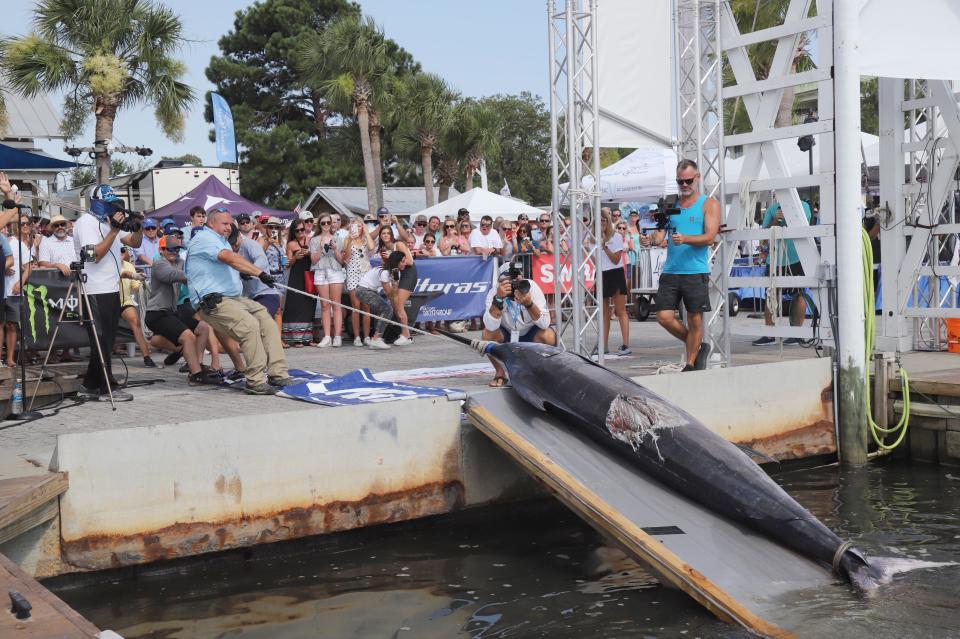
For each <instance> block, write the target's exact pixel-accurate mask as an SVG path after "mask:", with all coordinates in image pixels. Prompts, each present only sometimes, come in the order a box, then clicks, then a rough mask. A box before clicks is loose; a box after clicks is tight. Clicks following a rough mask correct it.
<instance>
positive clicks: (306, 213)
mask: <svg viewBox="0 0 960 639" xmlns="http://www.w3.org/2000/svg"><path fill="white" fill-rule="evenodd" d="M300 219H301V220H312V219H313V213H311V212H310V211H300Z"/></svg>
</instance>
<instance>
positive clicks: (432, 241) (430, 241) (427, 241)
mask: <svg viewBox="0 0 960 639" xmlns="http://www.w3.org/2000/svg"><path fill="white" fill-rule="evenodd" d="M423 243H424V244H436V243H437V241H436V240H424V241H423Z"/></svg>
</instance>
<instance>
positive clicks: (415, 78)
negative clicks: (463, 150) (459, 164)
mask: <svg viewBox="0 0 960 639" xmlns="http://www.w3.org/2000/svg"><path fill="white" fill-rule="evenodd" d="M394 95H395V96H396V101H397V122H398V125H399V130H400V135H401V139H402V140H403V141H404V142H406V143H407V144H408V145H412V146H414V147H416V150H417V151H418V152H419V156H420V166H421V168H422V169H423V188H424V190H425V192H426V197H427V206H433V204H434V201H433V151H434V148H435V147H436V146H437V143H438V142H439V140H440V135H441V134H442V133H443V131H444V129H446V128H447V127H448V126H449V125H450V122H451V119H452V118H451V114H452V112H453V103H454V100H456V99H457V97H458V96H457V94H456V93H455V92H454V91H453V90H452V89H450V87H449V86H448V85H447V83H446V82H445V81H444V80H443V78H441V77H440V76H438V75H434V74H432V73H417V74H414V75H408V76H405V77H403V78H401V79H398V80H397V81H396V82H395V83H394Z"/></svg>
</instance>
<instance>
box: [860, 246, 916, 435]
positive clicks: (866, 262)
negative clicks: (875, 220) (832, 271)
mask: <svg viewBox="0 0 960 639" xmlns="http://www.w3.org/2000/svg"><path fill="white" fill-rule="evenodd" d="M861 239H862V243H863V251H862V253H863V292H864V294H863V311H864V315H865V318H864V319H865V321H864V332H865V336H864V342H865V345H866V361H867V362H869V361H870V355H871V354H872V353H873V344H874V341H875V340H876V336H877V316H876V313H875V306H876V301H875V300H876V294H875V292H874V290H873V246H872V245H871V244H870V236H869V235H867V232H866V231H862V236H861ZM864 368H865V371H866V378H867V380H866V381H867V387H866V392H865V393H864V395H865V402H866V407H867V425H868V427H869V429H870V435H871V437H873V441H874V442H876V444H877V446H878V447H879V448H880V449H881V450H884V451H891V450H893V449H894V448H896V447H897V446H899V445H900V444H901V443H902V442H903V440H904V438H905V437H906V435H907V429H908V428H909V426H910V380H909V379H908V377H907V371H905V370H904V369H903V367H902V366H898V367H897V370H898V374H899V375H900V392H901V393H902V394H903V414H902V415H900V421H898V422H897V425H896V426H894V427H892V428H884V427H883V426H880V425H878V424H877V423H876V422H874V421H873V415H872V412H873V411H872V409H871V402H870V365H869V363H868V364H867V365H866V366H865V367H864ZM877 383H880V384H886V383H887V380H886V379H882V380H877ZM898 433H899V434H898ZM887 435H897V438H896V440H894V442H893V443H892V444H886V443H884V439H885V438H886V436H887Z"/></svg>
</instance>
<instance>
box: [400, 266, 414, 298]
mask: <svg viewBox="0 0 960 639" xmlns="http://www.w3.org/2000/svg"><path fill="white" fill-rule="evenodd" d="M397 288H402V289H403V290H405V291H410V292H411V293H412V292H413V289H415V288H417V265H416V264H411V265H410V266H408V267H407V268H405V269H403V270H402V271H400V281H399V282H397Z"/></svg>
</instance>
